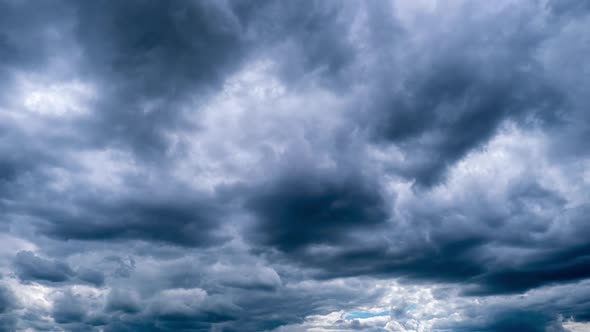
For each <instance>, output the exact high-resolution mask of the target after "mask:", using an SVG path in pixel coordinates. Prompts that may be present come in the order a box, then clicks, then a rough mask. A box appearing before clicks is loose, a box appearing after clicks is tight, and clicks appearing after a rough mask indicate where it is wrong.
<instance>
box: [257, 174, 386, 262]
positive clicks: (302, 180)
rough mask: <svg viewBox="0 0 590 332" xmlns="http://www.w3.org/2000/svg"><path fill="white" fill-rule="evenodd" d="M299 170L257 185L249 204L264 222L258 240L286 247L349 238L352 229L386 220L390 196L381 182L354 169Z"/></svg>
mask: <svg viewBox="0 0 590 332" xmlns="http://www.w3.org/2000/svg"><path fill="white" fill-rule="evenodd" d="M318 173H319V174H313V173H309V174H308V173H303V172H300V171H297V170H294V171H293V172H291V174H287V175H285V176H283V177H281V178H279V179H276V180H274V182H272V183H269V184H267V185H265V186H263V187H262V188H260V189H256V194H255V195H254V196H253V197H252V198H250V199H249V200H248V201H247V203H246V205H247V206H248V207H249V208H250V209H251V210H252V211H253V212H254V214H255V215H256V217H257V218H258V220H259V222H258V224H257V225H256V227H254V229H253V230H252V237H254V238H256V240H258V241H260V242H262V243H264V244H268V245H271V246H275V247H278V248H279V249H281V250H284V251H290V250H297V249H300V248H301V247H302V246H309V245H314V244H315V245H318V244H338V243H343V242H346V241H347V240H348V239H347V236H348V235H350V233H351V232H354V231H355V230H357V231H362V230H367V229H375V228H376V227H377V226H378V225H379V224H382V223H384V222H386V219H387V211H386V208H387V206H386V202H385V201H384V199H383V197H381V195H380V192H379V187H378V185H377V184H370V182H369V181H366V180H363V179H362V178H359V176H355V175H341V176H336V177H335V178H331V177H332V175H331V174H327V175H325V174H322V172H318Z"/></svg>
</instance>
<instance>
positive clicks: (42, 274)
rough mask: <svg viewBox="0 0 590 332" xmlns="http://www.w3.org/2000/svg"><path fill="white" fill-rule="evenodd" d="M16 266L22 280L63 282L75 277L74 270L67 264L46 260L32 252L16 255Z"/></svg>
mask: <svg viewBox="0 0 590 332" xmlns="http://www.w3.org/2000/svg"><path fill="white" fill-rule="evenodd" d="M14 265H15V269H16V271H17V274H18V276H19V278H20V279H22V280H43V281H50V282H63V281H68V280H69V279H70V278H72V277H73V276H74V270H72V268H71V267H70V266H69V265H68V264H67V263H64V262H59V261H56V260H48V259H44V258H41V257H39V256H37V255H35V254H34V253H32V252H30V251H21V252H19V253H18V254H16V257H15V259H14Z"/></svg>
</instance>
